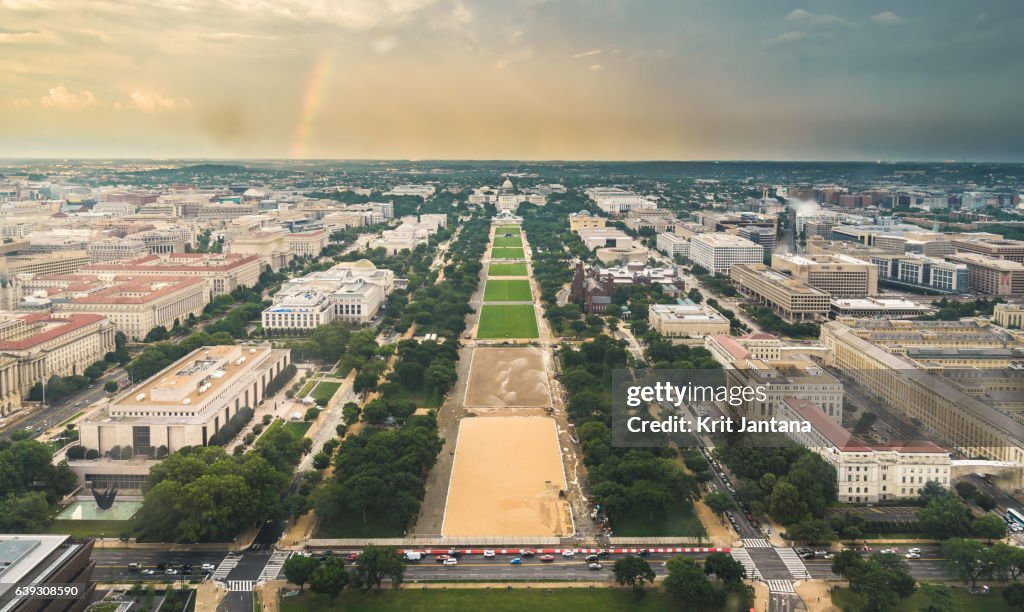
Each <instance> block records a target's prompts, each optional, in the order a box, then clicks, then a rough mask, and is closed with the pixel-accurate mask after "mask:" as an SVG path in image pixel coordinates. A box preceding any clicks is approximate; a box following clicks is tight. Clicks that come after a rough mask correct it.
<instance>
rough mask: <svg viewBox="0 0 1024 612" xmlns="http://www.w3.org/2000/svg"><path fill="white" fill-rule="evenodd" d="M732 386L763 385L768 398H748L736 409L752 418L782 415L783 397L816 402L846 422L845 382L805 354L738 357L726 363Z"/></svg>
mask: <svg viewBox="0 0 1024 612" xmlns="http://www.w3.org/2000/svg"><path fill="white" fill-rule="evenodd" d="M725 369H726V379H727V380H728V381H729V386H731V387H750V388H758V387H761V388H763V389H764V393H765V395H766V396H767V399H765V400H764V401H756V400H753V401H749V402H745V403H744V404H743V405H741V406H737V407H735V410H736V412H737V413H738V414H740V415H741V416H745V417H747V418H749V419H753V420H761V419H769V418H772V417H779V411H780V409H781V407H782V403H783V401H784V400H786V399H788V398H797V399H801V400H805V401H810V402H814V403H815V404H817V405H818V406H819V407H820V408H821V410H822V411H823V412H824V413H825V414H826V415H827V416H828V418H830V419H832V420H833V421H835V422H836V423H842V422H843V383H841V382H839V380H838V379H837V378H836V377H835V376H832V375H831V374H829V373H828V372H826V371H825V369H824V368H822V367H821V366H820V365H818V364H816V363H814V362H813V361H811V360H810V359H809V358H808V357H806V356H804V355H794V356H792V357H787V358H780V359H773V360H769V359H757V358H753V357H751V358H747V359H737V360H734V361H732V362H731V363H729V364H727V365H726V366H725Z"/></svg>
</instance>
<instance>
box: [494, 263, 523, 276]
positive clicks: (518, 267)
mask: <svg viewBox="0 0 1024 612" xmlns="http://www.w3.org/2000/svg"><path fill="white" fill-rule="evenodd" d="M527 274H529V272H528V271H527V269H526V264H524V263H492V264H491V265H490V267H489V268H487V275H488V276H526V275H527Z"/></svg>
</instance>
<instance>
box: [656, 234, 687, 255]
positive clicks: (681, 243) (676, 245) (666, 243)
mask: <svg viewBox="0 0 1024 612" xmlns="http://www.w3.org/2000/svg"><path fill="white" fill-rule="evenodd" d="M657 247H658V250H659V251H661V252H662V253H664V254H665V255H668V256H669V257H672V258H674V257H675V256H677V255H678V256H680V257H689V256H690V241H689V240H687V239H686V238H683V237H682V236H679V235H677V234H673V233H671V232H662V233H660V234H658V238H657Z"/></svg>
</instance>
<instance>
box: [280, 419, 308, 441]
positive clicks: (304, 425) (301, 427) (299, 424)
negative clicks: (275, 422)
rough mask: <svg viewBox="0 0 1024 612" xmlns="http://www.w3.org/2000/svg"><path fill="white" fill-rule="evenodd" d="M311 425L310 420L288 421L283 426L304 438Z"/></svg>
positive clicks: (291, 432) (294, 434) (289, 431)
mask: <svg viewBox="0 0 1024 612" xmlns="http://www.w3.org/2000/svg"><path fill="white" fill-rule="evenodd" d="M310 425H312V423H310V422H309V421H288V422H287V423H285V424H284V425H282V426H281V427H283V428H284V430H285V431H287V432H288V433H290V434H292V435H293V436H295V437H296V438H303V437H305V436H306V432H307V431H309V426H310Z"/></svg>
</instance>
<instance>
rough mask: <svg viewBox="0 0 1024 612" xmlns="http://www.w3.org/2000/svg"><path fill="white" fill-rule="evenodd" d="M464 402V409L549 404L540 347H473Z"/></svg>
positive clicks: (549, 391)
mask: <svg viewBox="0 0 1024 612" xmlns="http://www.w3.org/2000/svg"><path fill="white" fill-rule="evenodd" d="M464 405H465V406H466V407H467V408H473V407H479V406H483V407H495V408H503V407H515V406H525V407H545V406H550V405H551V390H550V389H549V388H548V380H547V373H546V368H545V364H544V355H543V353H542V352H541V350H540V349H537V348H532V347H523V348H484V347H480V348H477V349H476V350H474V351H473V357H472V362H471V365H470V369H469V384H468V385H467V386H466V399H465V402H464Z"/></svg>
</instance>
